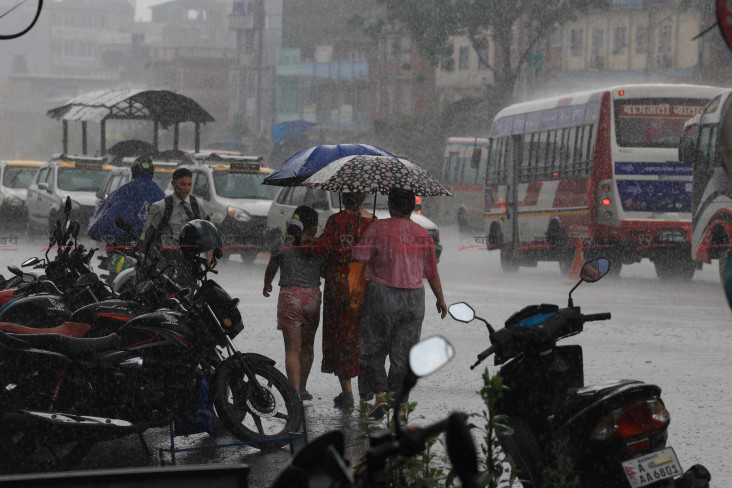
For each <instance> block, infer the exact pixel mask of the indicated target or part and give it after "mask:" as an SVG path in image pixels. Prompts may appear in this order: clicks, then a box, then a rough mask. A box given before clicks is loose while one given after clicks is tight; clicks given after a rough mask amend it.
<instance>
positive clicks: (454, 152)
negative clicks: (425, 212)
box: [432, 137, 489, 231]
mask: <svg viewBox="0 0 732 488" xmlns="http://www.w3.org/2000/svg"><path fill="white" fill-rule="evenodd" d="M488 144H489V141H488V139H485V138H480V137H449V138H448V139H447V144H446V145H445V157H444V164H443V167H442V183H443V186H445V188H447V189H449V190H450V192H451V193H452V198H437V199H433V200H436V202H434V203H435V205H436V208H435V209H433V210H432V211H433V212H436V215H434V217H435V219H436V220H437V219H439V220H441V221H442V222H446V223H451V222H454V223H456V224H457V226H458V228H459V229H460V231H467V230H469V229H472V230H478V231H480V230H481V229H482V228H483V206H484V202H483V193H484V188H483V181H484V180H485V170H486V162H487V160H488Z"/></svg>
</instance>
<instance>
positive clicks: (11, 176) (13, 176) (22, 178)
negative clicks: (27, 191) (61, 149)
mask: <svg viewBox="0 0 732 488" xmlns="http://www.w3.org/2000/svg"><path fill="white" fill-rule="evenodd" d="M36 171H38V168H33V167H28V166H7V167H6V168H5V173H4V174H3V186H4V187H6V188H28V187H29V186H30V184H31V181H32V180H33V175H35V174H36Z"/></svg>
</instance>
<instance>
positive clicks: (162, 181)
mask: <svg viewBox="0 0 732 488" xmlns="http://www.w3.org/2000/svg"><path fill="white" fill-rule="evenodd" d="M152 179H153V181H154V182H155V183H157V185H158V186H159V187H160V188H161V189H163V190H165V189H166V188H167V187H168V184H169V183H170V180H171V179H173V173H172V172H170V173H169V172H167V171H158V170H155V173H154V174H153V178H152Z"/></svg>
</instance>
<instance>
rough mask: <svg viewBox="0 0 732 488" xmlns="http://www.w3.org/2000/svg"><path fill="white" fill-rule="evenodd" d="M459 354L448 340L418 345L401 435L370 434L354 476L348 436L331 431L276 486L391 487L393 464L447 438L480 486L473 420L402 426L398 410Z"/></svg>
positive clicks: (460, 467) (464, 471)
mask: <svg viewBox="0 0 732 488" xmlns="http://www.w3.org/2000/svg"><path fill="white" fill-rule="evenodd" d="M454 355H455V350H454V348H453V347H452V344H450V343H449V342H448V341H447V339H445V338H444V337H441V336H431V337H428V338H426V339H423V340H422V341H420V342H419V343H417V344H415V345H414V346H413V347H412V348H411V349H410V351H409V372H408V374H407V375H406V377H405V379H404V386H403V388H402V398H400V399H398V400H397V401H396V402H395V403H394V405H393V408H394V421H395V424H396V428H395V431H396V432H395V433H392V432H391V431H390V430H382V431H379V432H376V433H374V434H371V435H370V436H369V449H368V450H367V451H366V455H365V456H364V458H363V461H362V462H361V463H360V464H359V465H358V466H357V467H356V469H355V470H354V471H353V472H352V471H351V470H350V469H349V467H348V462H347V461H346V460H345V458H344V451H345V449H344V447H345V438H344V436H343V433H342V432H340V431H337V430H336V431H331V432H328V433H326V434H324V435H322V436H321V437H319V438H317V439H315V440H314V441H313V442H311V443H310V444H308V445H307V446H305V447H304V448H303V449H301V450H300V451H299V452H298V453H297V454H296V455H295V457H293V458H292V459H291V460H290V462H289V463H288V464H287V466H286V467H285V468H284V469H283V470H282V471H281V472H280V474H279V475H278V476H277V478H276V479H275V481H274V483H273V484H272V488H300V487H302V488H310V487H314V486H328V487H331V488H346V487H374V488H377V487H387V486H390V480H389V479H388V477H387V461H388V460H389V459H392V460H395V459H396V458H397V456H402V457H412V456H416V455H417V454H419V453H421V452H422V451H424V450H425V448H426V445H427V441H428V440H429V439H430V438H432V437H435V436H437V435H439V434H441V433H443V432H444V433H445V434H446V436H445V437H446V445H447V454H448V457H449V458H450V462H451V463H452V465H453V468H454V469H455V472H456V474H457V476H458V477H459V479H460V482H461V484H462V486H463V487H467V488H472V487H475V486H477V485H476V479H475V478H476V476H477V473H478V459H477V454H476V450H475V444H474V442H473V438H472V436H471V434H470V429H469V428H468V425H467V416H466V415H465V414H464V413H462V412H453V413H451V414H450V415H449V416H448V417H447V418H446V419H443V420H440V421H439V422H436V423H434V424H432V425H428V426H426V427H417V426H408V427H404V428H403V427H401V425H400V423H399V415H397V409H398V406H399V405H401V404H402V403H403V401H404V399H405V398H407V395H408V394H409V391H410V390H411V389H412V388H413V387H414V386H415V385H416V383H417V379H418V378H422V377H425V376H429V375H431V374H433V373H434V372H436V371H437V370H439V369H440V368H442V367H443V366H444V365H445V364H447V363H448V362H450V360H451V359H452V358H453V356H454Z"/></svg>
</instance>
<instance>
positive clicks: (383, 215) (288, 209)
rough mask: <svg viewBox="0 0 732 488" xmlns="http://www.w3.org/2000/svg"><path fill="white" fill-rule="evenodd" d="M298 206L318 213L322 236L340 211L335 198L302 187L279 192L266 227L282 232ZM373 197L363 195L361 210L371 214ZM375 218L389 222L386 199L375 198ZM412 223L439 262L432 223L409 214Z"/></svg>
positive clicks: (436, 233) (439, 247)
mask: <svg viewBox="0 0 732 488" xmlns="http://www.w3.org/2000/svg"><path fill="white" fill-rule="evenodd" d="M300 205H309V206H311V207H313V208H314V209H315V210H316V211H317V212H318V234H317V235H320V233H321V232H323V228H324V227H325V222H326V221H327V220H328V217H330V216H331V215H333V214H335V213H338V212H339V211H340V208H341V207H340V204H339V202H338V194H337V193H331V192H327V191H323V190H314V189H311V188H307V187H304V186H294V187H286V188H282V189H281V190H280V191H279V193H278V194H277V196H276V197H275V199H274V202H272V206H271V207H270V209H269V215H267V227H268V228H270V229H278V230H280V231H284V229H285V226H286V223H287V221H288V220H290V218H292V214H293V213H294V212H295V209H296V208H297V207H299V206H300ZM373 205H374V196H373V195H367V196H366V200H365V201H364V202H363V208H364V209H366V210H368V211H369V212H373V209H374V208H373ZM376 217H377V218H379V219H387V218H389V210H388V201H387V196H386V195H378V196H377V197H376ZM412 221H414V222H415V223H417V224H419V225H421V226H422V227H424V228H425V229H426V230H427V232H429V234H430V236H432V239H433V240H434V241H435V254H436V255H437V259H438V260H439V259H440V254H442V245H441V244H440V230H439V229H438V228H437V225H435V223H434V222H432V221H431V220H430V219H428V218H427V217H425V216H424V215H422V214H421V213H419V211H415V212H412Z"/></svg>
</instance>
